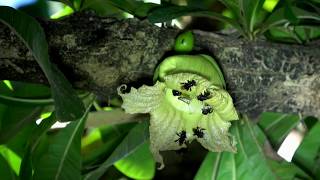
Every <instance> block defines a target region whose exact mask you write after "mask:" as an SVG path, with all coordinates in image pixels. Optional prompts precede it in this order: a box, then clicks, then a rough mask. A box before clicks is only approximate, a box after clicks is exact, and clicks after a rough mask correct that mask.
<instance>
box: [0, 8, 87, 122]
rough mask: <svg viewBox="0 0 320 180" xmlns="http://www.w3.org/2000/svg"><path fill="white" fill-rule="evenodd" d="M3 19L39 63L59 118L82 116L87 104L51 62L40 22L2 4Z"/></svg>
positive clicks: (0, 15)
mask: <svg viewBox="0 0 320 180" xmlns="http://www.w3.org/2000/svg"><path fill="white" fill-rule="evenodd" d="M0 11H1V14H0V21H1V22H3V23H4V24H6V25H7V26H9V27H10V28H11V29H12V30H14V32H15V33H16V34H17V35H18V36H19V37H20V38H21V40H22V41H23V42H24V43H25V45H26V46H27V47H28V49H29V50H31V51H32V53H33V56H34V58H35V59H36V61H37V62H38V64H39V65H40V67H41V69H42V70H43V72H44V73H45V75H46V77H47V78H48V81H49V83H50V85H51V90H52V97H53V99H54V100H55V108H56V112H57V117H58V118H59V119H60V120H61V121H72V120H76V119H79V118H80V117H82V115H83V113H84V106H83V104H82V102H81V100H80V99H79V98H78V97H77V96H76V93H75V92H74V90H73V89H72V87H71V85H70V84H69V83H68V81H67V80H66V78H65V77H64V75H63V74H62V73H61V72H60V71H59V70H58V69H57V67H56V66H55V65H53V64H51V63H50V61H49V55H48V45H47V41H46V39H45V34H44V32H43V29H42V28H41V26H40V25H39V23H38V22H37V21H36V20H34V19H33V18H31V17H30V16H28V15H26V14H24V13H22V12H20V11H17V10H15V9H13V8H10V7H6V6H1V7H0Z"/></svg>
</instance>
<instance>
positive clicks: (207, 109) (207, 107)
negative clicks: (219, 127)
mask: <svg viewBox="0 0 320 180" xmlns="http://www.w3.org/2000/svg"><path fill="white" fill-rule="evenodd" d="M212 112H213V109H212V107H211V106H210V105H205V106H203V108H202V114H204V115H207V114H209V113H212Z"/></svg>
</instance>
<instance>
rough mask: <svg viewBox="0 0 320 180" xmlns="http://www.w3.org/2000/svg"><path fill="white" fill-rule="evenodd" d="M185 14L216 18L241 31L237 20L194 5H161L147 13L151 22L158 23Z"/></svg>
mask: <svg viewBox="0 0 320 180" xmlns="http://www.w3.org/2000/svg"><path fill="white" fill-rule="evenodd" d="M187 15H189V16H194V17H208V18H212V19H216V20H219V21H222V22H225V23H228V24H231V25H232V26H233V27H234V28H236V29H237V30H239V31H240V32H241V28H240V26H239V24H237V22H236V21H234V20H233V19H230V18H228V17H225V16H223V15H221V14H219V13H216V12H212V11H208V10H203V9H199V8H194V7H188V6H174V5H168V6H161V7H158V8H155V9H153V10H152V11H151V12H150V13H149V14H148V19H149V21H150V22H151V23H159V22H166V21H170V20H172V19H175V18H178V17H181V16H187Z"/></svg>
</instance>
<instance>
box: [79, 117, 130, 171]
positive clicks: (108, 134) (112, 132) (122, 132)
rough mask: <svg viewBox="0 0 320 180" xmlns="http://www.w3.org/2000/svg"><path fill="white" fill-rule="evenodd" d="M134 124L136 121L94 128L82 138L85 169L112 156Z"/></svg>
mask: <svg viewBox="0 0 320 180" xmlns="http://www.w3.org/2000/svg"><path fill="white" fill-rule="evenodd" d="M89 120H90V119H88V120H87V122H88V121H89ZM134 125H135V124H134V123H126V124H119V125H114V126H110V125H107V126H106V125H105V126H102V127H99V128H96V129H94V130H92V131H91V133H90V134H89V135H88V136H86V137H84V138H82V140H81V155H82V157H83V160H82V163H83V165H84V166H85V167H84V168H85V170H87V169H90V167H91V166H93V165H94V164H96V163H99V162H101V159H102V160H104V159H106V158H107V157H108V156H110V155H111V153H112V151H114V150H115V148H116V147H117V145H118V144H119V143H121V141H122V140H123V138H124V137H125V136H126V135H127V134H128V132H129V131H130V129H131V128H132V127H133V126H134Z"/></svg>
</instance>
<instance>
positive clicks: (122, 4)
mask: <svg viewBox="0 0 320 180" xmlns="http://www.w3.org/2000/svg"><path fill="white" fill-rule="evenodd" d="M59 1H60V2H63V3H65V4H67V5H68V6H70V7H72V9H74V10H75V11H81V10H85V9H94V10H95V11H96V12H97V13H99V14H100V15H108V16H110V15H117V17H120V16H119V15H120V13H124V12H126V13H129V14H131V15H134V16H135V17H138V18H148V20H149V21H150V22H152V23H162V22H168V21H170V20H172V19H175V18H179V17H181V16H187V15H188V16H193V17H208V18H212V19H215V20H219V21H221V22H223V23H226V24H228V25H231V26H232V27H233V28H235V29H236V30H237V32H238V33H239V35H240V36H243V37H245V38H247V39H250V40H254V39H257V38H259V37H261V36H265V37H267V38H269V39H271V40H274V41H282V42H295V43H304V42H309V41H310V40H312V39H316V38H319V37H320V30H319V23H320V2H319V1H317V0H307V1H305V0H217V1H218V2H219V3H221V4H223V5H224V6H225V11H224V12H228V14H229V15H228V16H227V15H224V14H223V13H221V12H218V11H214V10H210V9H209V7H208V5H209V4H212V3H215V4H217V2H216V1H215V0H206V1H204V2H202V3H200V2H196V1H194V0H187V1H186V3H187V5H186V6H179V5H175V4H172V3H169V2H167V1H163V2H162V3H161V4H154V3H144V2H143V1H137V0H93V1H88V0H74V1H66V0H59ZM270 4H271V5H270ZM270 6H271V7H270Z"/></svg>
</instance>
